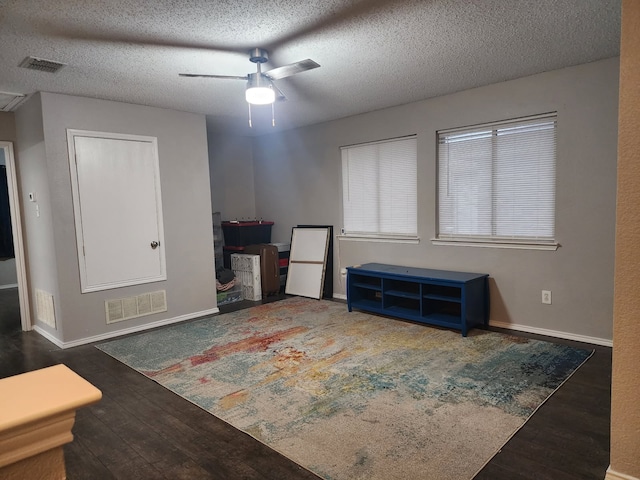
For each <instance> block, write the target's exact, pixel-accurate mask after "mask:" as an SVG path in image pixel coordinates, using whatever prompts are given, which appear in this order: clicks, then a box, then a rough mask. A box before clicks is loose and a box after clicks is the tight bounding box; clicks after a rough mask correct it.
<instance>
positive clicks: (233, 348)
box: [98, 298, 591, 480]
mask: <svg viewBox="0 0 640 480" xmlns="http://www.w3.org/2000/svg"><path fill="white" fill-rule="evenodd" d="M98 348H99V349H101V350H102V351H104V352H106V353H108V354H109V355H111V356H113V357H115V358H116V359H118V360H120V361H121V362H123V363H125V364H127V365H129V366H130V367H132V368H134V369H135V370H137V371H139V372H141V373H143V374H144V375H146V376H147V377H149V378H152V379H153V380H155V381H156V382H158V383H160V384H161V385H163V386H165V387H166V388H168V389H170V390H172V391H173V392H175V393H177V394H178V395H181V396H182V397H184V398H186V399H187V400H190V401H191V402H193V403H195V404H196V405H199V406H200V407H202V408H203V409H205V410H207V411H208V412H210V413H212V414H214V415H215V416H217V417H219V418H221V419H223V420H225V421H226V422H228V423H230V424H231V425H233V426H234V427H236V428H238V429H240V430H242V431H244V432H246V433H248V434H250V435H252V436H253V437H255V438H257V439H258V440H260V441H262V442H264V443H265V444H267V445H268V446H270V447H272V448H274V449H275V450H278V451H279V452H281V453H283V454H284V455H286V456H287V457H288V458H290V459H291V460H293V461H295V462H297V463H298V464H300V465H302V466H304V467H306V468H308V469H309V470H311V471H313V472H315V473H316V474H317V475H319V476H321V477H323V478H325V479H332V480H337V479H350V480H351V479H384V480H390V479H417V478H420V479H438V480H441V479H463V480H464V479H470V478H472V477H473V476H474V475H475V474H476V473H477V471H478V470H479V469H481V468H482V467H483V465H484V464H485V463H486V462H487V461H488V460H489V459H490V458H491V457H492V456H493V455H494V454H495V453H496V452H497V451H498V450H499V449H500V448H501V447H502V446H503V445H504V443H505V442H506V441H507V440H508V439H509V438H510V437H511V436H512V435H513V434H514V433H515V432H516V431H517V430H518V429H519V428H520V427H521V426H522V425H523V424H524V422H525V421H526V420H527V418H528V417H529V416H530V415H531V414H532V413H533V412H534V411H535V410H536V409H537V408H538V407H539V406H540V405H541V404H542V403H543V402H544V401H545V400H546V399H547V398H548V397H549V395H551V394H552V393H553V392H554V390H555V389H556V388H558V387H559V386H560V385H561V384H562V383H563V381H565V380H566V379H567V378H568V377H569V376H570V375H571V373H572V372H573V371H574V370H575V369H576V368H578V367H579V366H580V365H581V364H582V362H584V361H585V360H586V359H587V358H588V357H589V356H590V354H591V352H588V351H585V350H578V349H574V348H570V347H567V346H562V345H556V344H552V343H547V342H541V341H535V340H529V339H525V338H518V337H514V336H509V335H503V334H499V333H495V332H488V331H484V330H477V329H475V330H472V331H471V332H470V334H469V336H468V337H467V338H463V337H462V336H461V335H460V333H459V332H454V331H449V330H444V329H437V328H431V327H427V326H423V325H415V324H411V323H406V322H402V321H398V320H393V319H390V318H384V317H379V316H374V315H368V314H365V313H362V312H355V311H354V312H351V313H348V312H347V307H346V305H344V304H342V303H337V302H329V301H318V300H309V299H302V298H290V299H287V300H283V301H279V302H274V303H269V304H265V305H261V306H258V307H254V308H250V309H247V310H241V311H238V312H235V313H228V314H225V315H219V316H215V317H211V318H206V319H203V320H198V321H193V322H189V323H183V324H178V325H174V326H171V327H166V328H162V329H159V330H156V331H152V332H148V333H144V334H140V335H137V336H132V337H128V338H124V339H120V340H115V341H111V342H108V343H105V344H102V345H99V346H98Z"/></svg>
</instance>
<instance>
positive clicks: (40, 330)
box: [33, 325, 64, 348]
mask: <svg viewBox="0 0 640 480" xmlns="http://www.w3.org/2000/svg"><path fill="white" fill-rule="evenodd" d="M33 330H35V331H36V332H38V333H39V334H40V335H42V336H43V337H44V338H46V339H47V340H49V341H50V342H51V343H53V344H54V345H55V346H56V347H60V348H64V347H63V345H64V342H62V341H60V340H58V339H57V338H56V337H54V336H53V335H51V334H50V333H49V332H47V331H46V330H45V329H44V328H42V327H41V326H40V325H33Z"/></svg>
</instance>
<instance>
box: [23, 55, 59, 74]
mask: <svg viewBox="0 0 640 480" xmlns="http://www.w3.org/2000/svg"><path fill="white" fill-rule="evenodd" d="M19 66H20V67H23V68H28V69H30V70H38V71H40V72H49V73H56V72H57V71H58V70H60V69H61V68H62V67H64V63H60V62H54V61H53V60H44V59H42V58H35V57H27V58H25V59H24V60H23V61H22V62H21V63H20V65H19Z"/></svg>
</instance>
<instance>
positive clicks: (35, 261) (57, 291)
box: [16, 93, 216, 343]
mask: <svg viewBox="0 0 640 480" xmlns="http://www.w3.org/2000/svg"><path fill="white" fill-rule="evenodd" d="M16 119H17V127H18V149H19V158H20V167H21V174H23V175H21V178H20V183H21V191H22V192H30V191H36V192H37V198H38V204H39V207H40V217H36V215H35V211H33V209H30V208H26V209H25V214H24V217H25V227H26V228H25V230H26V232H25V234H26V238H27V256H28V259H29V265H28V270H29V276H30V278H31V282H30V285H31V287H32V292H30V293H31V295H32V296H33V290H34V289H36V288H39V289H42V290H45V291H48V292H50V293H52V294H53V295H54V304H55V311H56V316H57V320H58V328H57V329H56V330H52V329H50V328H48V327H47V326H46V325H43V324H40V323H38V326H39V327H40V328H42V329H43V330H45V331H48V332H49V333H50V334H51V335H52V336H53V337H54V338H56V339H58V340H60V341H61V342H62V343H70V342H79V341H82V340H84V339H91V338H93V337H96V336H105V335H112V334H115V333H117V332H118V331H119V330H123V329H136V328H142V327H144V325H145V324H149V323H152V322H162V321H171V320H173V319H179V318H186V317H190V316H194V315H197V314H199V313H202V312H211V311H212V310H214V309H215V307H216V299H215V298H216V295H215V293H216V291H215V270H214V263H213V257H214V255H213V230H212V223H211V192H210V187H209V180H208V178H209V168H208V160H207V139H206V125H205V118H204V116H202V115H195V114H190V113H184V112H176V111H171V110H164V109H159V108H152V107H144V106H139V105H129V104H123V103H118V102H110V101H104V100H96V99H90V98H83V97H73V96H67V95H58V94H51V93H41V94H39V95H36V96H35V97H34V98H33V99H31V100H30V101H29V102H27V103H26V104H24V105H22V106H21V107H20V109H19V110H18V111H17V112H16ZM67 128H75V129H84V130H94V131H102V132H114V133H130V134H138V135H148V136H154V137H157V138H158V152H159V158H160V181H161V187H162V188H161V189H162V202H163V214H164V228H165V246H166V260H167V280H166V281H163V282H156V283H151V284H145V285H138V286H133V287H125V288H118V289H114V290H105V291H101V292H92V293H86V294H81V293H80V280H79V266H78V256H77V251H76V243H75V229H74V216H73V206H72V198H71V179H70V173H69V160H68V152H67V141H66V129H67ZM24 195H25V194H23V196H24ZM22 200H23V205H25V206H27V207H31V205H33V204H29V202H26V201H25V200H24V198H23V199H22ZM160 289H164V290H166V291H167V305H168V311H167V312H165V313H159V314H154V315H150V316H146V317H140V318H137V319H133V320H128V321H124V322H119V323H115V324H111V325H107V324H106V321H105V310H104V302H105V300H109V299H114V298H122V297H126V296H131V295H137V294H140V293H145V292H149V291H154V290H160ZM32 298H33V297H32Z"/></svg>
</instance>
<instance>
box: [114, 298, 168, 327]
mask: <svg viewBox="0 0 640 480" xmlns="http://www.w3.org/2000/svg"><path fill="white" fill-rule="evenodd" d="M104 306H105V311H106V315H107V323H116V322H122V321H123V320H130V319H132V318H137V317H143V316H145V315H151V314H153V313H159V312H166V311H167V292H166V290H159V291H157V292H150V293H143V294H141V295H136V296H135V297H126V298H118V299H115V300H107V301H106V302H104Z"/></svg>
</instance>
